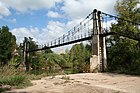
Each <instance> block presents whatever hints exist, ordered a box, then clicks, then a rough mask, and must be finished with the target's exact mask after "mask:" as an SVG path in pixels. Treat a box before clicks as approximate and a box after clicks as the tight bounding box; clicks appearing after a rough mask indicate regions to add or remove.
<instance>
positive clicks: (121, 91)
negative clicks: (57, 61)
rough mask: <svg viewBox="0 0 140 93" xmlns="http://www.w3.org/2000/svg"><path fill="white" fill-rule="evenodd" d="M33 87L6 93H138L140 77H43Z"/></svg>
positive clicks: (96, 74) (88, 74) (139, 91)
mask: <svg viewBox="0 0 140 93" xmlns="http://www.w3.org/2000/svg"><path fill="white" fill-rule="evenodd" d="M31 82H32V83H33V86H30V87H27V88H25V89H13V90H11V91H9V92H6V93H140V77H139V76H130V75H122V74H111V73H82V74H70V75H58V76H49V77H43V78H42V79H41V80H33V81H31Z"/></svg>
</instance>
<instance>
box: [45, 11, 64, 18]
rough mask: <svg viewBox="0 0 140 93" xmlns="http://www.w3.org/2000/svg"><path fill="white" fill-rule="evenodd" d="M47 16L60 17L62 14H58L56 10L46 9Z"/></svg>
mask: <svg viewBox="0 0 140 93" xmlns="http://www.w3.org/2000/svg"><path fill="white" fill-rule="evenodd" d="M47 16H48V17H52V18H61V17H63V15H61V14H59V13H58V12H54V11H48V13H47Z"/></svg>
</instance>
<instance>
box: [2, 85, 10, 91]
mask: <svg viewBox="0 0 140 93" xmlns="http://www.w3.org/2000/svg"><path fill="white" fill-rule="evenodd" d="M0 88H2V89H4V90H10V89H11V88H12V86H10V85H0Z"/></svg>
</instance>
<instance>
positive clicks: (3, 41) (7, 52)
mask: <svg viewBox="0 0 140 93" xmlns="http://www.w3.org/2000/svg"><path fill="white" fill-rule="evenodd" d="M15 49H16V37H15V36H14V35H12V33H11V32H9V28H8V26H3V27H2V28H0V62H1V64H2V65H8V61H9V60H10V59H11V58H12V53H13V52H14V50H15Z"/></svg>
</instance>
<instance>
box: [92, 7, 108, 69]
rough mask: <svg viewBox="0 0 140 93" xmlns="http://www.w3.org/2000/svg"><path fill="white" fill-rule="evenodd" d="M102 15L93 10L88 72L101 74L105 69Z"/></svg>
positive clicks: (105, 58) (105, 57)
mask: <svg viewBox="0 0 140 93" xmlns="http://www.w3.org/2000/svg"><path fill="white" fill-rule="evenodd" d="M103 33H104V30H103V24H102V14H101V12H100V11H97V10H96V9H95V10H93V37H92V56H91V58H90V72H103V71H106V69H107V56H106V45H105V37H103Z"/></svg>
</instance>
